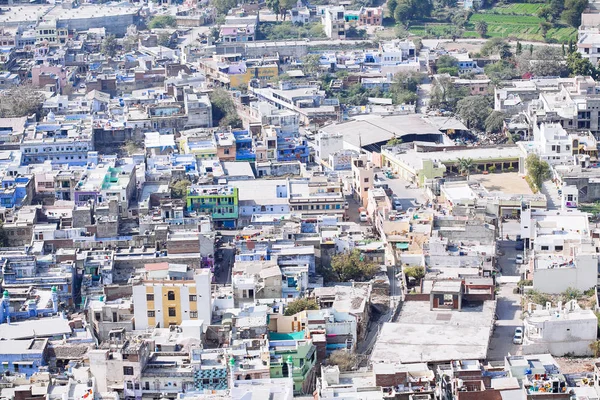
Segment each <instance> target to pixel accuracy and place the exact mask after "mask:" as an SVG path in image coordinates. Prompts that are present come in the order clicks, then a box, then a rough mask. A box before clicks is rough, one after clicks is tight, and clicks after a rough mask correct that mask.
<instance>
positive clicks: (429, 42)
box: [422, 38, 562, 49]
mask: <svg viewBox="0 0 600 400" xmlns="http://www.w3.org/2000/svg"><path fill="white" fill-rule="evenodd" d="M505 40H506V41H507V42H509V43H515V45H516V42H517V41H516V40H509V39H505ZM487 41H488V39H476V38H472V39H456V40H455V41H453V40H452V39H423V41H422V42H423V46H425V47H429V48H431V49H434V48H436V47H437V46H438V45H439V44H440V43H473V44H483V43H485V42H487ZM519 42H520V43H521V44H522V45H523V46H529V45H531V44H532V45H534V46H551V47H561V46H562V44H560V43H544V42H528V41H521V40H519Z"/></svg>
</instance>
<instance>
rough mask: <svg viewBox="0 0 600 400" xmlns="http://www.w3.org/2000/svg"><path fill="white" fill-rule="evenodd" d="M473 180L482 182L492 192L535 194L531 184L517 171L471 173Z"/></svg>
mask: <svg viewBox="0 0 600 400" xmlns="http://www.w3.org/2000/svg"><path fill="white" fill-rule="evenodd" d="M470 179H471V180H476V181H478V182H480V183H481V184H482V185H483V186H484V187H485V188H486V189H487V190H489V191H490V192H496V191H501V192H504V193H507V194H533V193H532V192H531V189H530V188H529V185H528V184H527V182H526V181H525V179H523V178H522V177H521V176H520V175H519V174H518V173H516V172H503V173H498V174H489V175H483V174H477V175H471V178H470Z"/></svg>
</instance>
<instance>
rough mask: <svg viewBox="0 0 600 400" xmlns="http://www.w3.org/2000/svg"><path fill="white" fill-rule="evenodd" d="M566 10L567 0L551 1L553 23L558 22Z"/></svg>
mask: <svg viewBox="0 0 600 400" xmlns="http://www.w3.org/2000/svg"><path fill="white" fill-rule="evenodd" d="M564 9H565V0H550V11H551V12H552V21H554V22H556V21H558V20H559V19H560V15H561V14H562V12H563V11H564Z"/></svg>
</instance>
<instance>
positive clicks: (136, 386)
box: [133, 382, 140, 390]
mask: <svg viewBox="0 0 600 400" xmlns="http://www.w3.org/2000/svg"><path fill="white" fill-rule="evenodd" d="M133 386H134V387H135V390H140V384H139V383H137V382H136V383H135V384H134V385H133Z"/></svg>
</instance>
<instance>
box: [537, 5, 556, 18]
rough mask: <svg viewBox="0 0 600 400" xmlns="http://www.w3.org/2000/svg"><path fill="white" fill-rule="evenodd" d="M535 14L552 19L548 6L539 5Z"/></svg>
mask: <svg viewBox="0 0 600 400" xmlns="http://www.w3.org/2000/svg"><path fill="white" fill-rule="evenodd" d="M537 16H538V17H539V18H541V19H544V20H546V21H552V19H553V15H552V9H551V8H550V7H549V6H544V7H541V8H540V9H539V10H538V12H537Z"/></svg>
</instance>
